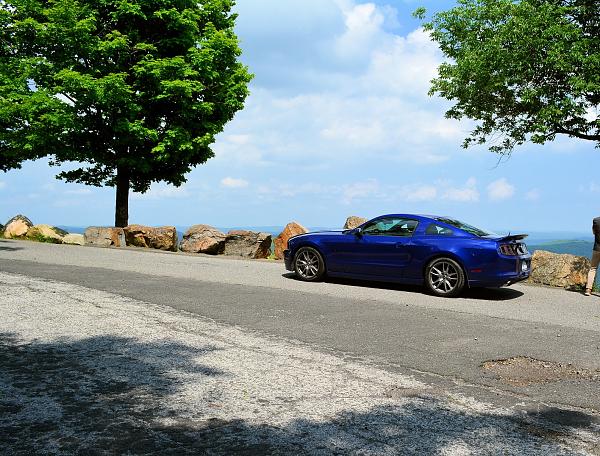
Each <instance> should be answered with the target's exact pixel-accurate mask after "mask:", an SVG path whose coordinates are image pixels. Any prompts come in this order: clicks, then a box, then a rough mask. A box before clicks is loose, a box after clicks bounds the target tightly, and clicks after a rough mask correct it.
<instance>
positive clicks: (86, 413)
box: [0, 334, 226, 454]
mask: <svg viewBox="0 0 600 456" xmlns="http://www.w3.org/2000/svg"><path fill="white" fill-rule="evenodd" d="M212 351H215V348H214V347H204V348H203V349H201V350H198V349H197V348H193V347H188V346H185V345H182V344H178V343H169V342H164V341H159V342H156V343H141V342H138V341H136V340H135V339H129V338H123V337H111V336H98V337H93V338H88V339H82V340H77V341H60V340H59V341H56V342H44V343H42V342H39V343H38V342H33V343H28V344H22V343H19V342H18V340H17V339H16V338H15V336H14V335H11V334H0V448H4V449H8V448H10V449H12V450H13V451H9V453H10V454H13V453H21V454H42V453H47V452H54V451H52V450H53V449H60V451H59V452H64V453H67V454H77V453H84V454H97V453H106V452H108V453H110V454H120V453H124V452H127V451H133V452H137V451H139V450H141V449H144V451H146V450H152V449H154V450H157V451H158V450H160V448H161V445H159V444H160V440H157V439H155V438H154V437H153V435H152V434H153V430H152V429H151V428H150V427H149V426H148V423H149V422H150V421H152V420H153V419H155V418H158V417H160V416H162V415H163V414H164V413H167V412H168V411H165V410H164V407H163V406H162V405H161V401H163V400H164V399H165V398H167V397H169V396H170V395H172V394H173V393H175V392H176V391H177V390H178V388H179V387H180V386H181V384H180V380H179V379H178V378H177V375H178V374H180V373H181V372H185V373H186V374H195V375H200V376H210V377H212V376H222V375H226V374H225V373H224V372H221V371H219V370H216V369H213V368H210V367H206V366H203V365H199V364H197V363H196V362H195V358H197V357H198V356H202V355H205V354H208V353H210V352H212ZM157 445H158V446H157ZM0 453H1V452H0Z"/></svg>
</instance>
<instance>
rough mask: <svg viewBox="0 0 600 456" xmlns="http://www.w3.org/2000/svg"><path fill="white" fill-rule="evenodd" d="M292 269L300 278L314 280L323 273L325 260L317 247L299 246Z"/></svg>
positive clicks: (321, 276) (320, 277)
mask: <svg viewBox="0 0 600 456" xmlns="http://www.w3.org/2000/svg"><path fill="white" fill-rule="evenodd" d="M294 271H296V276H297V277H298V278H299V279H300V280H304V281H306V282H316V281H318V280H321V279H322V278H323V276H324V275H325V262H324V261H323V257H322V256H321V254H320V253H319V251H318V250H317V249H314V248H312V247H301V248H300V249H299V250H298V252H297V253H296V256H295V257H294Z"/></svg>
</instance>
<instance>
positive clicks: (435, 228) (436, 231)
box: [425, 223, 454, 236]
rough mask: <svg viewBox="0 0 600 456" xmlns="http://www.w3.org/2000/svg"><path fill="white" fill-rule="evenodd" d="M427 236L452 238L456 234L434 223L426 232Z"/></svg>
mask: <svg viewBox="0 0 600 456" xmlns="http://www.w3.org/2000/svg"><path fill="white" fill-rule="evenodd" d="M425 234H432V235H437V236H452V235H453V234H454V231H452V230H451V229H450V228H448V227H445V226H441V225H438V224H436V223H432V224H431V225H429V226H428V227H427V229H426V230H425Z"/></svg>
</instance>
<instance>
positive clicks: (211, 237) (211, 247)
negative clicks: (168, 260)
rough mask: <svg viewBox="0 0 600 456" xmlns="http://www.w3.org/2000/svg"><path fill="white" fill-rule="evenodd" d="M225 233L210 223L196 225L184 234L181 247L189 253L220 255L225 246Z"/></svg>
mask: <svg viewBox="0 0 600 456" xmlns="http://www.w3.org/2000/svg"><path fill="white" fill-rule="evenodd" d="M225 237H226V236H225V234H224V233H221V232H220V231H219V230H217V229H216V228H213V227H212V226H209V225H194V226H191V227H190V228H188V230H187V231H186V232H185V234H184V235H183V239H182V240H181V244H180V245H179V248H180V249H181V251H183V252H188V253H206V254H209V255H219V254H220V253H223V249H224V248H225Z"/></svg>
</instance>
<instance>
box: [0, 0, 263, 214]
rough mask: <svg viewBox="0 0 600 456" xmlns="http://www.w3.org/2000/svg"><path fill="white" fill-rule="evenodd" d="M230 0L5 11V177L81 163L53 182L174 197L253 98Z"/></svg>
mask: <svg viewBox="0 0 600 456" xmlns="http://www.w3.org/2000/svg"><path fill="white" fill-rule="evenodd" d="M233 3H234V0H81V1H77V0H0V40H1V42H0V169H1V170H4V171H6V170H9V169H13V168H19V167H20V165H21V163H22V162H23V161H24V160H33V159H37V158H40V157H50V163H51V164H54V165H61V164H64V163H66V162H75V163H78V165H76V166H78V167H76V169H71V170H69V171H63V172H61V173H60V174H59V175H58V176H57V177H59V178H61V179H64V180H66V181H68V182H79V183H84V184H88V185H94V186H103V185H108V186H114V187H116V209H115V225H116V226H125V225H127V223H128V197H129V190H130V189H132V190H133V191H136V192H145V191H146V190H148V189H149V187H150V185H151V184H152V182H158V181H165V182H168V183H170V184H173V185H176V186H179V185H181V184H182V183H184V182H185V174H186V173H188V172H189V171H190V170H191V168H192V167H194V166H196V165H199V164H201V163H204V162H206V160H208V159H209V158H211V157H212V156H213V152H212V150H211V144H212V143H213V142H214V140H215V135H217V134H218V133H219V132H221V131H222V130H223V127H224V125H225V123H226V122H228V121H229V120H231V119H232V118H233V116H234V114H235V113H236V112H237V111H238V110H240V109H241V108H242V107H243V105H244V101H245V99H246V97H247V95H248V83H249V81H250V79H251V75H250V74H249V73H248V71H247V68H246V67H245V66H244V65H242V64H241V63H240V62H239V56H240V53H241V51H240V48H239V46H238V40H237V38H236V35H235V34H234V22H235V19H236V15H235V14H232V12H231V8H232V6H233Z"/></svg>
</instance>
